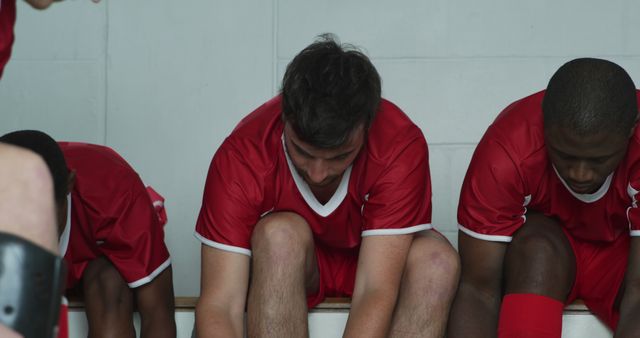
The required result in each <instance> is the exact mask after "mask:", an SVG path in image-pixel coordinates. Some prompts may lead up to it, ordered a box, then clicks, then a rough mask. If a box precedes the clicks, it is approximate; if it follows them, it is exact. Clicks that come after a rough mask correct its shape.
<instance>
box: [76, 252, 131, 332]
mask: <svg viewBox="0 0 640 338" xmlns="http://www.w3.org/2000/svg"><path fill="white" fill-rule="evenodd" d="M82 280H83V282H82V286H83V291H84V302H85V306H86V308H87V320H88V321H89V337H91V338H93V337H101V338H108V337H114V338H115V337H122V338H126V337H130V338H135V336H136V333H135V329H134V327H133V317H132V315H133V293H132V291H131V290H130V289H129V286H128V285H127V283H126V282H125V281H124V279H123V278H122V276H120V273H119V272H118V270H116V268H115V267H114V266H113V265H112V264H111V262H109V261H108V260H107V259H105V258H104V257H99V258H96V259H95V260H93V261H92V262H91V263H89V266H87V268H86V269H85V271H84V276H83V277H82Z"/></svg>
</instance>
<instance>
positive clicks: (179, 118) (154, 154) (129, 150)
mask: <svg viewBox="0 0 640 338" xmlns="http://www.w3.org/2000/svg"><path fill="white" fill-rule="evenodd" d="M271 8H272V7H271V4H270V3H269V2H266V1H265V2H259V3H256V2H248V1H247V2H238V3H235V2H234V3H232V2H228V3H226V4H225V3H222V4H221V3H213V2H210V1H204V0H203V1H190V2H176V1H170V0H165V1H159V2H158V1H146V2H145V1H142V2H135V3H130V2H117V1H110V2H109V17H110V24H109V68H108V69H109V78H108V93H109V94H108V95H109V96H108V100H109V105H108V116H107V144H108V145H110V146H113V147H114V148H116V149H117V150H118V151H119V152H120V153H121V154H122V155H123V156H125V158H126V159H127V160H128V161H129V162H130V163H131V164H132V165H133V166H134V168H136V170H137V171H138V172H139V173H140V175H141V176H142V178H143V179H144V180H145V182H147V183H148V184H151V185H153V186H154V187H156V188H157V190H158V191H159V192H160V193H161V194H163V195H164V196H165V198H166V199H167V201H166V206H167V212H168V215H169V223H168V224H167V226H166V228H165V232H166V235H165V237H166V242H167V245H168V246H169V249H170V251H171V254H172V256H173V269H174V274H173V276H174V287H175V293H176V295H194V294H198V292H199V272H200V264H199V259H200V242H199V241H197V240H196V239H195V238H194V237H193V232H194V229H195V222H196V217H197V215H198V212H199V209H200V205H201V201H202V191H203V187H204V181H205V177H206V173H207V169H208V167H209V162H210V160H211V157H212V156H213V153H214V152H215V150H216V149H217V147H218V145H219V144H220V143H221V142H222V140H223V139H224V138H225V137H226V136H227V135H228V134H229V133H230V132H231V130H232V129H233V128H234V127H235V125H236V123H237V122H238V121H239V120H240V119H241V118H242V117H243V116H244V115H246V114H248V113H249V112H250V111H251V110H253V109H255V108H256V107H257V106H258V105H260V104H261V103H263V102H264V101H266V100H268V99H269V98H270V97H271V94H272V92H273V88H272V78H273V65H274V62H273V42H272V36H273V35H272V31H273V20H272V16H271V15H270V13H271ZM265 13H267V15H265ZM141 18H145V19H144V24H136V22H137V21H139V20H141Z"/></svg>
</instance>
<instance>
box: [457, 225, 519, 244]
mask: <svg viewBox="0 0 640 338" xmlns="http://www.w3.org/2000/svg"><path fill="white" fill-rule="evenodd" d="M458 229H459V230H460V231H462V232H464V233H465V234H467V235H469V236H471V237H473V238H477V239H481V240H484V241H491V242H507V243H508V242H511V238H512V237H511V236H500V235H485V234H481V233H477V232H475V231H471V230H469V229H467V228H465V227H464V226H463V225H462V224H458Z"/></svg>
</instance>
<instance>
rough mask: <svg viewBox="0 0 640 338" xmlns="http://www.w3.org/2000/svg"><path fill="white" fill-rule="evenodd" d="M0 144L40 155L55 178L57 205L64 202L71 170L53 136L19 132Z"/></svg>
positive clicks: (5, 138)
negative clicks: (17, 147)
mask: <svg viewBox="0 0 640 338" xmlns="http://www.w3.org/2000/svg"><path fill="white" fill-rule="evenodd" d="M0 142H3V143H7V144H12V145H15V146H19V147H22V148H26V149H29V150H31V151H33V152H34V153H36V154H38V155H40V156H41V157H42V159H44V161H45V163H47V167H49V171H50V172H51V176H52V177H53V187H54V197H55V200H56V203H61V202H63V201H64V199H65V198H66V197H67V193H68V191H67V179H68V177H69V170H68V169H67V162H66V161H65V159H64V155H63V154H62V150H61V149H60V146H58V143H57V142H56V141H55V140H54V139H53V138H51V136H49V135H47V134H45V133H43V132H41V131H37V130H19V131H14V132H11V133H8V134H5V135H3V136H2V137H0Z"/></svg>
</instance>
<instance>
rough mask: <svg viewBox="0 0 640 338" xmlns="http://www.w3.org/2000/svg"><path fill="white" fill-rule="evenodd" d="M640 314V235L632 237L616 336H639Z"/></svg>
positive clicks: (616, 337)
mask: <svg viewBox="0 0 640 338" xmlns="http://www.w3.org/2000/svg"><path fill="white" fill-rule="evenodd" d="M638 315H640V237H631V245H630V249H629V262H628V266H627V273H626V275H625V287H624V293H623V294H622V302H621V303H620V321H619V322H618V328H617V330H616V333H615V336H614V337H615V338H623V337H639V336H640V322H639V321H638V320H637V318H638Z"/></svg>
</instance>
